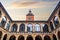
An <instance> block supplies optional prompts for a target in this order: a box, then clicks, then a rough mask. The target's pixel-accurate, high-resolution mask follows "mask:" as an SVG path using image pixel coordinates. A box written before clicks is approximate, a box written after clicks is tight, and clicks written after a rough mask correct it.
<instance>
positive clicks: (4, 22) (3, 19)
mask: <svg viewBox="0 0 60 40" xmlns="http://www.w3.org/2000/svg"><path fill="white" fill-rule="evenodd" d="M6 21H7V18H6V16H4V17H3V18H2V21H1V25H2V27H4V26H5V24H6Z"/></svg>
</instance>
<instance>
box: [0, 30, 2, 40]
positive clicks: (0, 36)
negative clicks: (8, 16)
mask: <svg viewBox="0 0 60 40" xmlns="http://www.w3.org/2000/svg"><path fill="white" fill-rule="evenodd" d="M1 38H2V32H1V31H0V40H1Z"/></svg>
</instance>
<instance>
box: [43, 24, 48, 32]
mask: <svg viewBox="0 0 60 40" xmlns="http://www.w3.org/2000/svg"><path fill="white" fill-rule="evenodd" d="M43 32H49V29H48V25H47V24H44V26H43Z"/></svg>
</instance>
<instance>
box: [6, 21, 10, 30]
mask: <svg viewBox="0 0 60 40" xmlns="http://www.w3.org/2000/svg"><path fill="white" fill-rule="evenodd" d="M9 27H10V21H9V22H8V23H7V24H6V30H9Z"/></svg>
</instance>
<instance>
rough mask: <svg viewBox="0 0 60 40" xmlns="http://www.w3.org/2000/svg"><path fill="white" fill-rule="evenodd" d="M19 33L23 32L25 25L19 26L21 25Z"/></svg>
mask: <svg viewBox="0 0 60 40" xmlns="http://www.w3.org/2000/svg"><path fill="white" fill-rule="evenodd" d="M19 31H20V32H25V24H21V25H20V29H19Z"/></svg>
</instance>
